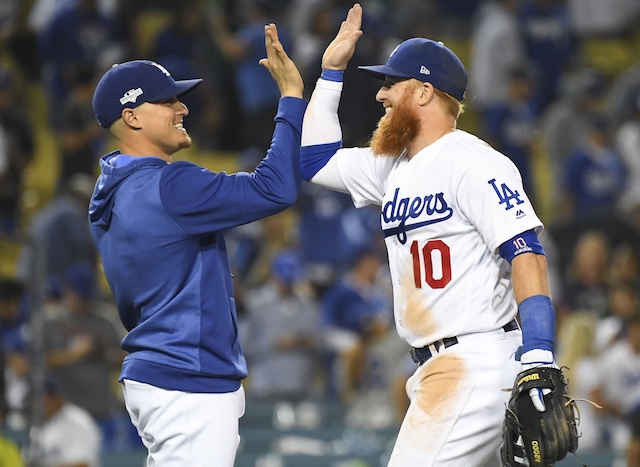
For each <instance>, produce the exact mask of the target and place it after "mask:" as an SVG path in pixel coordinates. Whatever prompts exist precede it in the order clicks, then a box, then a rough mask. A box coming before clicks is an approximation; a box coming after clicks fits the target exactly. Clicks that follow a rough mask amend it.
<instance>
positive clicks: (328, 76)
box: [320, 68, 344, 83]
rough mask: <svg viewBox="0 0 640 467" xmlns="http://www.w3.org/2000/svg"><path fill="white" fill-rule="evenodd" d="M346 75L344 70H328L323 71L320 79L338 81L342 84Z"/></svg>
mask: <svg viewBox="0 0 640 467" xmlns="http://www.w3.org/2000/svg"><path fill="white" fill-rule="evenodd" d="M343 75H344V70H329V69H327V68H323V69H322V73H321V74H320V78H321V79H324V80H327V81H337V82H339V83H340V82H342V76H343Z"/></svg>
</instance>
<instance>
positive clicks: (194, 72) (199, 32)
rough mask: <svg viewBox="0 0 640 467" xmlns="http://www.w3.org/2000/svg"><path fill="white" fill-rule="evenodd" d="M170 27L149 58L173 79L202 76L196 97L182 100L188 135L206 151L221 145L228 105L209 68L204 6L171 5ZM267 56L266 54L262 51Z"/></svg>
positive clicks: (196, 0)
mask: <svg viewBox="0 0 640 467" xmlns="http://www.w3.org/2000/svg"><path fill="white" fill-rule="evenodd" d="M169 14H170V20H169V24H168V25H167V26H166V27H164V28H162V29H160V31H159V32H158V33H157V35H156V36H155V39H154V41H153V44H152V46H151V51H150V52H149V54H148V55H149V58H150V59H151V60H155V61H157V62H159V63H162V65H163V66H164V67H166V68H167V70H169V72H170V73H171V75H172V76H173V77H174V78H175V79H189V78H191V77H192V76H201V77H202V78H203V82H202V84H201V85H200V87H199V89H198V95H197V96H195V95H189V94H188V95H186V96H183V97H182V98H181V99H182V101H183V102H184V104H185V105H186V106H187V108H188V109H189V132H190V133H192V134H193V135H195V136H194V141H198V145H199V146H200V147H201V148H202V149H205V150H211V149H217V148H219V146H220V138H221V135H220V132H221V131H222V125H223V123H224V122H223V119H224V116H225V115H224V110H223V109H224V108H226V107H228V106H229V102H227V101H228V96H227V94H226V93H225V92H223V91H222V90H221V89H218V86H219V85H220V84H221V83H219V81H220V80H219V79H218V78H217V77H215V76H214V74H213V73H212V67H211V66H210V65H209V62H210V61H211V57H210V56H211V54H212V48H213V44H212V43H211V41H210V40H209V34H208V31H206V29H205V28H206V27H207V26H208V23H207V22H206V17H205V12H204V3H203V2H202V1H200V0H188V1H184V2H180V3H177V4H175V5H173V6H172V7H171V8H170V10H169ZM265 53H266V52H265Z"/></svg>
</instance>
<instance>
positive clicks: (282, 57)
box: [259, 23, 304, 98]
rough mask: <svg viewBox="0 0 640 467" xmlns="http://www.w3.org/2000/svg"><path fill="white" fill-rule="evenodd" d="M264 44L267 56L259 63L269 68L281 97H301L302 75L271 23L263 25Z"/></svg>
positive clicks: (302, 87) (302, 89) (276, 29)
mask: <svg viewBox="0 0 640 467" xmlns="http://www.w3.org/2000/svg"><path fill="white" fill-rule="evenodd" d="M264 45H265V47H266V49H267V58H263V59H262V60H260V62H259V63H260V65H262V66H263V67H265V68H266V69H267V70H269V73H271V76H272V77H273V79H274V81H275V82H276V84H277V85H278V88H279V89H280V94H281V95H282V97H285V96H289V97H299V98H302V92H303V91H304V83H303V81H302V76H301V75H300V72H299V71H298V68H297V67H296V65H295V63H293V61H292V60H291V59H290V58H289V56H288V55H287V53H286V52H285V51H284V47H282V43H281V42H280V39H279V38H278V28H277V27H276V25H275V24H273V23H271V24H267V25H266V26H265V27H264Z"/></svg>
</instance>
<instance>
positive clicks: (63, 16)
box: [38, 0, 121, 128]
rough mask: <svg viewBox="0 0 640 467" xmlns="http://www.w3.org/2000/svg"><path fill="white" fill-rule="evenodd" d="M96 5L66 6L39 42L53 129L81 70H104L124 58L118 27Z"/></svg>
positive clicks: (78, 0) (81, 0)
mask: <svg viewBox="0 0 640 467" xmlns="http://www.w3.org/2000/svg"><path fill="white" fill-rule="evenodd" d="M96 2H97V0H72V1H69V2H68V3H65V5H64V6H63V7H61V8H60V9H58V10H57V11H56V13H55V15H54V16H53V17H52V19H51V21H50V22H49V24H48V25H47V26H46V27H45V28H44V29H43V30H42V32H41V34H40V36H39V38H38V42H39V51H40V58H41V60H42V66H43V70H42V73H43V80H44V82H45V84H46V90H47V95H48V98H49V106H50V108H49V117H50V125H51V126H52V128H57V127H58V123H59V119H58V110H59V109H60V107H61V105H62V103H63V102H64V100H65V99H66V97H67V95H68V94H69V92H70V90H71V88H72V83H73V82H74V80H75V79H76V77H77V74H78V72H79V69H80V68H81V67H84V66H86V65H87V64H92V65H94V66H95V67H96V69H101V68H102V67H103V66H106V64H111V63H115V62H118V61H119V58H121V55H120V54H121V52H120V51H119V48H120V46H121V44H119V31H118V29H117V25H116V24H115V23H114V22H113V21H112V20H111V18H109V17H107V16H105V15H104V14H103V13H101V12H100V11H99V10H98V8H97V3H96Z"/></svg>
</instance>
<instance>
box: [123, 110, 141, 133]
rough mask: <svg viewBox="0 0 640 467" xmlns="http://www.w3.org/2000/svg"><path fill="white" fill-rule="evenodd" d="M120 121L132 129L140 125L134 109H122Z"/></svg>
mask: <svg viewBox="0 0 640 467" xmlns="http://www.w3.org/2000/svg"><path fill="white" fill-rule="evenodd" d="M122 121H123V122H124V123H125V125H127V126H128V127H130V128H133V129H139V128H141V127H142V125H141V123H140V121H139V120H138V115H137V113H136V110H135V109H130V108H125V109H122Z"/></svg>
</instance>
